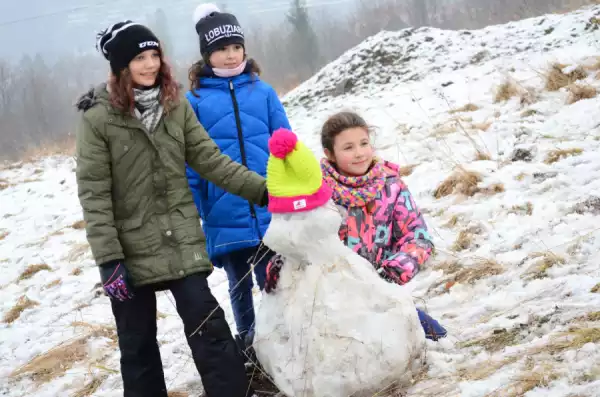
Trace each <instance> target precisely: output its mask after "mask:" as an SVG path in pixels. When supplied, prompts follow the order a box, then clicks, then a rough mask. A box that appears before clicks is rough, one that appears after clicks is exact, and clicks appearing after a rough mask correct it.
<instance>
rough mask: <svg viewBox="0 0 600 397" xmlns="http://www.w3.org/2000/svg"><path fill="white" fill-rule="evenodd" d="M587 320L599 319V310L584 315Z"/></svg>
mask: <svg viewBox="0 0 600 397" xmlns="http://www.w3.org/2000/svg"><path fill="white" fill-rule="evenodd" d="M585 318H586V320H587V321H600V312H592V313H588V314H587V315H586V317H585Z"/></svg>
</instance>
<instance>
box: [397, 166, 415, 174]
mask: <svg viewBox="0 0 600 397" xmlns="http://www.w3.org/2000/svg"><path fill="white" fill-rule="evenodd" d="M418 165H419V164H408V165H405V166H402V167H400V171H399V174H400V176H409V175H411V174H412V173H413V171H414V170H415V168H416V167H417V166H418Z"/></svg>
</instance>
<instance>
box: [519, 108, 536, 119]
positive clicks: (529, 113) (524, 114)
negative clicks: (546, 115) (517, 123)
mask: <svg viewBox="0 0 600 397" xmlns="http://www.w3.org/2000/svg"><path fill="white" fill-rule="evenodd" d="M539 113H540V112H538V111H537V110H535V109H527V110H525V111H523V112H522V113H521V117H522V118H527V117H531V116H535V115H536V114H539Z"/></svg>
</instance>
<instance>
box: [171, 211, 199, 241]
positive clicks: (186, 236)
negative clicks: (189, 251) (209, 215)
mask: <svg viewBox="0 0 600 397" xmlns="http://www.w3.org/2000/svg"><path fill="white" fill-rule="evenodd" d="M172 222H173V229H174V230H173V231H174V233H175V239H176V240H177V242H180V243H186V244H194V243H201V242H204V241H205V238H204V232H203V231H202V227H201V224H200V214H199V213H198V209H197V208H196V206H195V205H193V204H190V205H186V206H183V207H179V208H177V209H176V210H175V211H174V213H173V215H172Z"/></svg>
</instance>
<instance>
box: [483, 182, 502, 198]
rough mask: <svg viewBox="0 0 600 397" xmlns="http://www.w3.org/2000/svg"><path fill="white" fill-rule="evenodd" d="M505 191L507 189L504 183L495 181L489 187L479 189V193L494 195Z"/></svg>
mask: <svg viewBox="0 0 600 397" xmlns="http://www.w3.org/2000/svg"><path fill="white" fill-rule="evenodd" d="M504 191H506V189H505V188H504V185H503V184H502V183H494V184H491V185H490V186H488V187H484V188H481V189H479V193H481V194H485V195H488V196H493V195H494V194H498V193H502V192H504Z"/></svg>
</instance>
